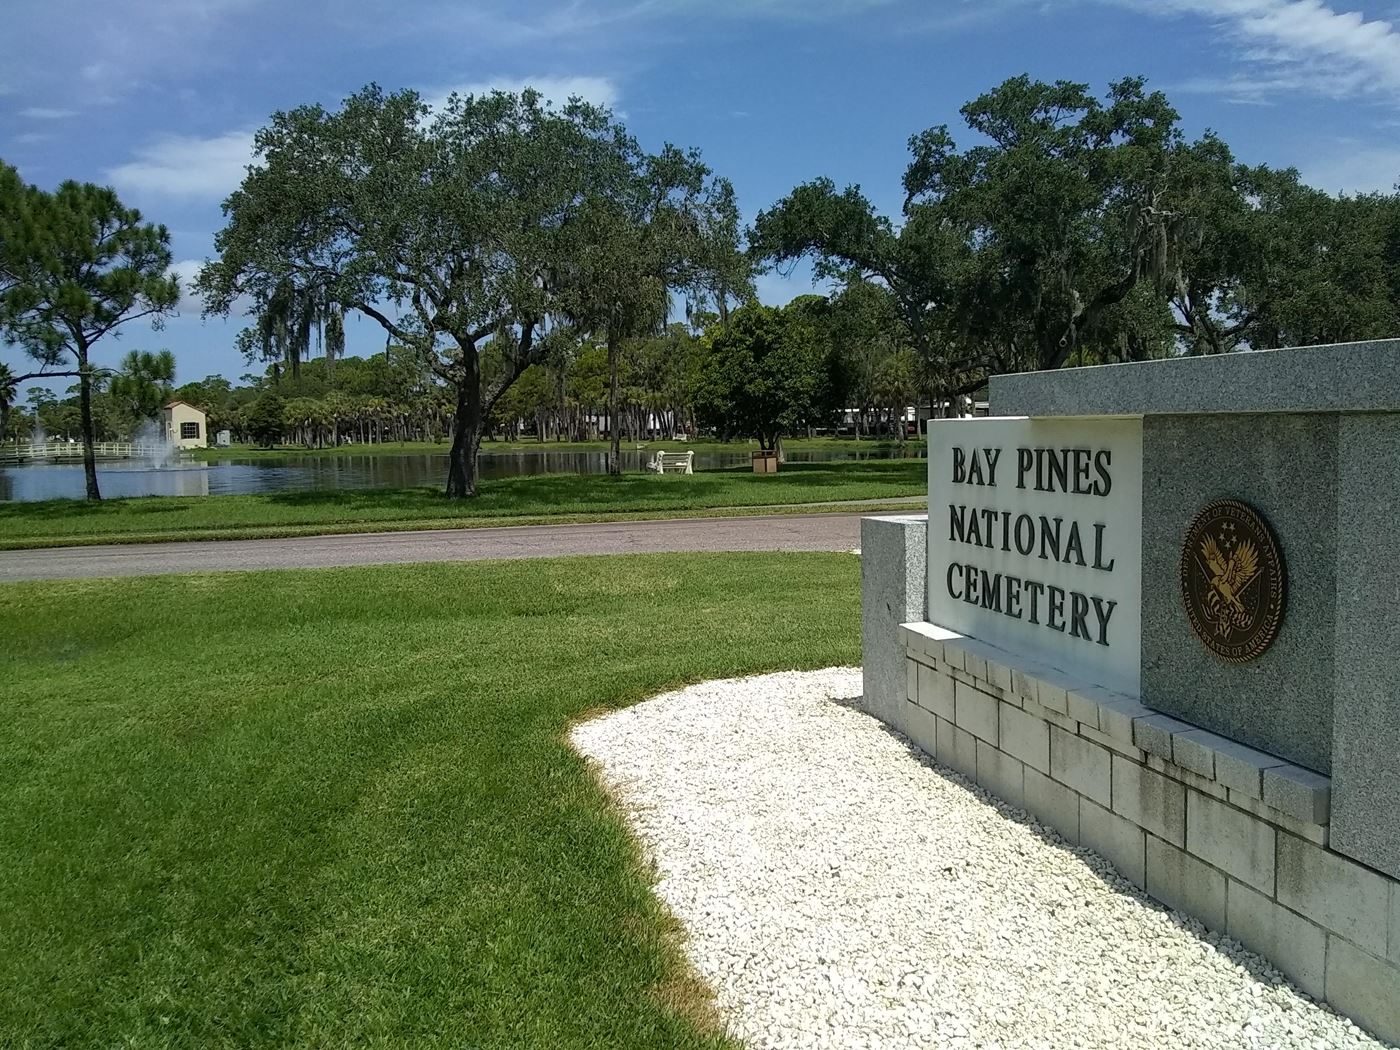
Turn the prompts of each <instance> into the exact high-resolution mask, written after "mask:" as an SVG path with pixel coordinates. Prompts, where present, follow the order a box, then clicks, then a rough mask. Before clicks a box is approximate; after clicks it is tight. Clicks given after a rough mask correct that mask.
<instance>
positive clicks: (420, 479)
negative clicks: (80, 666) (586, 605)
mask: <svg viewBox="0 0 1400 1050" xmlns="http://www.w3.org/2000/svg"><path fill="white" fill-rule="evenodd" d="M908 454H909V455H911V456H913V455H917V454H918V450H916V448H915V447H914V446H911V447H910V448H909V450H908ZM651 455H652V454H651V453H650V452H646V451H639V450H636V449H630V450H629V449H624V450H623V452H622V469H623V470H625V471H637V470H642V469H644V468H645V466H646V464H647V462H648V461H649V460H650V459H651ZM898 455H899V453H898V452H897V451H896V450H892V449H888V448H885V449H878V448H877V449H871V450H870V451H865V450H863V449H839V450H838V449H822V450H819V451H815V452H814V451H797V450H794V451H792V452H789V453H788V454H787V458H788V461H789V462H791V463H827V462H835V461H839V460H852V459H891V458H895V457H897V456H898ZM748 462H749V453H748V450H747V449H736V450H735V451H733V452H697V453H696V454H695V469H696V470H716V469H719V468H721V467H737V466H744V465H747V464H748ZM606 470H607V456H606V454H605V453H603V452H576V451H560V452H551V451H546V450H541V451H533V450H532V451H527V452H490V451H486V452H483V453H482V454H481V474H482V477H484V478H487V479H490V478H507V477H520V476H524V475H533V474H602V473H605V472H606ZM446 479H447V451H446V448H445V447H444V449H443V451H442V452H441V453H426V452H419V453H408V454H398V455H391V454H386V455H365V456H358V455H351V454H347V455H336V456H314V455H305V456H299V455H295V454H291V455H286V456H277V457H275V458H274V457H269V458H258V459H240V458H238V457H236V456H233V457H230V458H228V459H215V460H209V461H207V462H198V461H194V460H186V461H179V462H176V463H174V464H172V465H170V466H156V465H154V464H151V463H146V462H142V461H139V460H117V461H112V462H104V463H98V465H97V480H98V484H99V485H100V486H101V488H102V495H104V496H108V497H113V498H119V497H127V496H223V495H229V494H232V493H248V492H295V491H304V490H308V489H369V488H414V487H417V486H422V485H442V484H444V483H445V482H446ZM82 497H83V467H82V464H81V463H35V464H26V465H24V466H11V467H0V500H17V501H31V500H45V499H81V498H82Z"/></svg>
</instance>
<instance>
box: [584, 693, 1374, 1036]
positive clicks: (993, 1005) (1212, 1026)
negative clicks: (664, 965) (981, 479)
mask: <svg viewBox="0 0 1400 1050" xmlns="http://www.w3.org/2000/svg"><path fill="white" fill-rule="evenodd" d="M859 692H860V673H859V671H857V670H853V669H847V668H835V669H830V670H825V671H817V672H810V673H786V674H775V675H766V676H763V677H759V678H749V679H743V680H736V681H722V682H708V683H705V684H703V685H699V686H694V687H692V688H689V689H684V690H681V691H680V692H676V693H669V694H666V695H664V696H660V697H656V698H655V699H653V700H650V701H648V702H646V703H643V704H639V705H637V706H635V707H632V708H629V709H627V710H623V711H618V712H615V713H613V714H610V715H607V716H605V717H603V718H600V719H597V720H595V721H592V722H588V723H585V724H582V725H579V726H577V727H576V728H575V729H574V732H573V735H572V739H573V741H574V745H575V746H576V747H577V748H578V749H579V750H580V751H581V752H582V753H583V754H584V755H586V756H588V757H589V758H591V759H593V760H594V761H595V762H597V763H598V766H599V769H600V772H601V775H602V777H603V779H604V781H605V783H606V784H607V785H608V787H609V789H610V790H611V791H612V792H613V793H614V795H615V796H616V797H617V798H618V799H619V800H620V801H621V802H622V804H623V805H624V807H625V808H626V810H627V812H628V814H629V816H630V818H631V821H632V824H633V827H634V829H635V830H636V833H637V834H638V836H639V837H640V839H641V840H642V842H643V844H644V846H645V848H646V850H647V854H648V856H649V857H650V858H651V860H652V862H653V864H654V865H655V868H656V872H657V879H658V883H657V892H658V893H659V894H660V896H661V898H662V899H663V900H664V901H665V902H666V904H667V905H668V906H669V907H670V908H671V909H672V911H673V912H674V913H675V914H676V915H677V916H678V917H679V918H680V919H681V920H682V922H683V923H684V925H685V927H686V930H687V931H688V934H689V940H688V942H687V945H686V951H687V953H688V954H689V955H690V957H691V959H692V960H693V962H694V963H695V966H696V967H697V969H698V970H699V972H700V973H701V975H702V976H704V977H705V979H706V980H707V981H708V982H709V983H710V984H711V986H712V987H713V988H714V989H715V990H716V994H717V997H718V1003H719V1006H720V1008H721V1010H722V1011H724V1013H725V1016H726V1017H727V1018H729V1020H730V1024H731V1027H732V1031H733V1032H734V1034H735V1035H737V1036H738V1037H740V1038H742V1039H744V1040H745V1041H746V1042H747V1043H748V1044H749V1045H750V1046H751V1047H842V1048H847V1047H852V1048H853V1047H877V1046H878V1047H904V1046H928V1047H949V1048H954V1047H981V1048H991V1047H1007V1048H1009V1047H1047V1048H1057V1050H1058V1048H1061V1047H1084V1048H1099V1047H1124V1048H1131V1050H1142V1048H1145V1047H1217V1048H1222V1050H1223V1048H1230V1050H1235V1048H1238V1047H1303V1048H1331V1047H1374V1046H1380V1045H1382V1044H1380V1043H1377V1042H1375V1041H1374V1040H1373V1039H1371V1038H1370V1037H1368V1036H1366V1035H1364V1034H1363V1033H1362V1032H1361V1031H1360V1030H1359V1029H1357V1028H1356V1027H1355V1026H1354V1025H1352V1024H1351V1023H1350V1022H1349V1021H1347V1020H1345V1019H1344V1018H1342V1017H1340V1016H1338V1015H1337V1014H1335V1013H1333V1012H1332V1011H1330V1010H1329V1009H1327V1008H1326V1007H1323V1006H1319V1005H1318V1004H1316V1003H1314V1002H1313V1001H1312V1000H1310V999H1308V998H1307V997H1306V996H1304V995H1303V994H1302V993H1300V992H1298V991H1296V990H1295V989H1294V988H1292V987H1291V986H1290V985H1289V984H1287V983H1286V981H1285V980H1284V978H1283V977H1282V976H1281V975H1279V974H1278V973H1277V972H1276V971H1274V970H1273V969H1272V968H1271V967H1269V966H1268V964H1267V963H1265V962H1264V961H1263V960H1261V959H1260V958H1259V957H1258V956H1255V955H1252V954H1250V953H1248V952H1246V951H1244V950H1243V949H1242V948H1241V947H1240V946H1239V945H1238V944H1236V943H1234V942H1233V941H1229V940H1226V939H1224V938H1221V937H1218V936H1217V935H1214V934H1208V933H1206V932H1205V931H1204V929H1203V928H1202V927H1201V926H1200V925H1198V924H1197V923H1196V922H1194V921H1193V920H1190V919H1187V918H1185V917H1184V916H1180V915H1176V914H1174V913H1171V912H1168V911H1165V910H1164V909H1162V908H1161V907H1160V906H1158V905H1156V904H1154V903H1152V902H1150V901H1149V900H1148V899H1147V898H1146V897H1144V896H1142V895H1141V894H1139V893H1138V892H1137V891H1136V890H1134V889H1133V888H1132V887H1131V886H1130V885H1129V884H1128V883H1126V882H1124V881H1123V880H1121V879H1120V878H1119V877H1118V876H1117V875H1116V873H1114V871H1113V869H1112V868H1110V867H1109V866H1108V865H1107V863H1106V862H1105V861H1103V860H1101V859H1100V858H1098V857H1097V856H1095V855H1093V854H1090V853H1087V852H1085V851H1081V850H1077V849H1073V848H1071V847H1069V846H1067V845H1066V844H1065V843H1064V842H1063V841H1062V840H1060V839H1059V838H1058V837H1056V836H1055V835H1054V833H1053V832H1050V831H1049V830H1048V829H1044V828H1042V827H1041V826H1039V825H1037V824H1034V823H1032V822H1031V819H1030V818H1029V817H1027V816H1026V814H1025V813H1024V812H1023V811H1019V810H1012V809H1010V808H1009V807H1006V806H1004V805H1002V804H1001V803H999V802H996V801H994V800H992V799H991V797H990V796H988V795H987V794H985V793H984V792H982V791H981V790H980V789H978V788H977V787H976V786H974V785H972V784H971V783H970V782H968V781H967V780H965V779H964V778H962V777H960V776H958V775H957V774H955V773H952V772H950V771H948V770H946V769H942V768H940V767H936V766H933V765H931V764H930V763H929V761H928V760H927V759H926V758H923V757H921V756H917V755H916V754H915V753H913V752H911V750H910V745H909V744H908V742H907V741H905V740H904V739H903V738H901V737H898V736H896V735H894V734H892V733H890V732H889V731H887V730H886V729H884V728H883V727H882V726H881V725H880V724H879V723H878V722H876V721H875V720H874V719H872V718H870V717H868V716H867V715H865V714H863V713H861V712H859V711H857V710H854V709H853V708H851V707H849V706H848V705H847V704H846V703H843V702H842V700H841V698H843V697H851V696H855V695H858V694H859Z"/></svg>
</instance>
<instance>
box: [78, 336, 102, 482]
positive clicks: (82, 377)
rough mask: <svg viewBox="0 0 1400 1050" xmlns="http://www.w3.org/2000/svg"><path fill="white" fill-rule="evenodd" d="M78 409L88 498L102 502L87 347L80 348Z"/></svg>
mask: <svg viewBox="0 0 1400 1050" xmlns="http://www.w3.org/2000/svg"><path fill="white" fill-rule="evenodd" d="M78 408H79V412H80V414H81V417H82V426H83V478H84V479H85V480H86V482H87V498H88V499H90V500H100V499H101V498H102V493H101V492H100V491H99V490H98V488H97V453H96V452H95V451H94V450H93V447H92V443H93V426H92V371H91V370H90V369H89V368H88V356H87V347H85V346H80V347H78Z"/></svg>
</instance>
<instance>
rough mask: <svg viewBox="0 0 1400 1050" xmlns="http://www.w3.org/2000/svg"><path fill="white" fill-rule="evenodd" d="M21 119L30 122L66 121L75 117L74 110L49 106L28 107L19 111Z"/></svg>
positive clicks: (76, 113) (75, 112) (76, 112)
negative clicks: (23, 118)
mask: <svg viewBox="0 0 1400 1050" xmlns="http://www.w3.org/2000/svg"><path fill="white" fill-rule="evenodd" d="M19 115H20V116H21V117H27V118H28V119H30V120H67V119H68V118H69V117H76V116H77V115H78V111H77V110H76V109H56V108H52V107H49V106H29V107H28V108H27V109H22V110H20V111H19Z"/></svg>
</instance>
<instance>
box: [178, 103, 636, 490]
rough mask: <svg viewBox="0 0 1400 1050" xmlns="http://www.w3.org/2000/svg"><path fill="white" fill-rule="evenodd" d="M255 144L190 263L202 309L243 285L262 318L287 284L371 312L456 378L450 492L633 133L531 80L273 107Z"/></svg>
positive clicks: (470, 466) (554, 298)
mask: <svg viewBox="0 0 1400 1050" xmlns="http://www.w3.org/2000/svg"><path fill="white" fill-rule="evenodd" d="M255 141H256V146H255V148H256V163H255V165H254V166H253V167H252V168H250V169H249V172H248V175H247V177H246V178H245V180H244V182H243V185H242V187H240V189H239V190H237V191H236V192H235V193H234V194H233V195H232V196H231V197H229V199H228V200H227V201H226V202H225V204H224V212H225V214H226V216H227V225H226V226H225V228H224V229H223V230H222V231H220V233H219V234H218V236H217V238H216V241H215V244H216V247H217V248H218V250H219V258H218V260H216V261H214V262H212V263H209V264H207V265H206V266H205V267H204V269H203V270H202V271H201V274H200V278H199V285H200V288H201V291H202V294H203V295H204V297H205V301H206V309H207V311H208V312H211V313H227V312H228V311H229V310H230V309H231V308H232V307H233V305H234V303H235V301H236V300H237V299H238V297H239V296H250V297H251V298H252V300H253V301H254V303H255V304H256V305H255V310H256V311H257V312H258V313H259V314H260V315H262V316H264V317H265V316H267V308H268V306H269V304H271V303H272V302H273V301H274V299H275V297H277V296H279V295H280V296H282V297H283V298H284V299H285V298H288V297H290V296H293V295H295V296H300V297H302V298H303V299H313V300H317V301H322V302H327V303H332V304H335V305H336V306H338V307H341V308H344V309H347V310H354V311H358V312H359V313H361V314H363V315H364V316H366V317H368V318H371V319H372V320H374V321H375V322H376V323H378V324H379V325H381V326H382V327H383V328H384V329H385V331H386V332H388V333H389V336H390V337H392V338H393V339H394V340H395V342H397V343H399V344H401V345H403V346H405V347H409V348H411V349H413V350H415V351H416V352H418V353H420V354H421V355H423V356H424V357H425V358H426V359H427V360H428V361H429V363H430V364H431V367H432V369H433V371H434V372H435V373H436V374H437V376H438V377H439V378H440V379H442V380H443V381H444V382H446V383H447V384H449V386H450V387H451V389H452V391H453V400H454V410H453V439H452V446H451V452H450V457H449V467H448V479H447V493H448V495H450V496H472V495H474V494H475V493H476V489H477V452H478V449H479V447H480V443H481V437H482V429H483V425H484V422H485V420H486V419H487V417H488V415H489V414H490V411H491V408H492V406H493V405H494V404H495V403H496V401H497V400H498V399H499V398H500V397H501V395H502V394H503V393H504V392H505V391H506V390H507V389H508V388H509V387H510V385H511V383H513V382H514V381H515V379H516V378H517V377H518V376H520V375H521V373H523V372H524V371H525V369H526V368H528V367H529V366H530V365H531V364H533V363H535V362H536V361H537V360H539V358H540V356H541V353H542V351H541V345H542V342H541V335H542V333H543V332H544V331H545V330H546V328H547V327H548V325H549V323H550V319H551V317H553V316H555V315H557V313H558V311H559V310H560V308H561V306H562V305H563V304H562V300H561V298H560V296H561V293H562V291H563V287H564V283H565V282H566V281H568V280H569V279H570V276H571V275H572V274H573V273H574V272H576V270H577V265H576V264H575V262H574V260H575V259H576V258H577V256H578V253H579V252H580V250H581V248H582V247H583V245H584V244H585V241H586V235H585V232H584V224H583V223H582V222H581V221H580V218H581V215H582V214H583V212H584V210H585V205H586V204H587V203H588V202H590V201H591V200H593V199H594V197H595V195H596V194H597V192H598V190H599V186H600V183H601V184H603V185H606V184H607V183H608V182H609V181H610V180H612V179H615V178H616V177H617V176H616V172H617V171H618V169H619V168H620V167H625V166H626V165H627V163H628V156H627V152H628V147H629V144H630V140H628V138H627V136H626V133H625V131H624V130H623V129H622V128H621V126H620V125H618V124H617V123H616V122H615V121H614V120H613V119H612V117H611V115H610V114H609V113H608V112H607V111H606V110H603V109H600V108H598V107H595V106H592V105H589V104H588V103H585V102H583V101H580V100H578V99H574V100H571V101H570V102H569V103H568V104H567V105H565V106H563V107H561V108H557V109H556V108H553V107H551V106H549V105H548V104H546V102H545V101H544V100H543V99H542V98H541V97H540V96H539V95H538V94H537V93H536V92H533V91H530V90H526V91H524V92H522V93H520V94H518V95H516V94H508V93H504V92H493V93H491V94H490V95H483V96H474V97H472V96H469V97H466V98H461V97H457V96H453V97H452V98H451V99H450V100H449V101H448V102H447V103H446V104H445V106H443V107H442V108H441V110H440V111H438V112H432V111H430V109H429V108H428V107H427V106H426V105H425V104H424V103H423V101H422V100H421V99H420V98H419V96H418V95H417V94H416V93H414V92H412V91H402V92H398V93H395V94H385V93H384V92H383V91H381V90H380V89H379V88H378V87H375V86H370V87H368V88H365V89H364V90H363V91H361V92H360V93H358V94H357V95H354V96H353V97H351V98H350V99H348V100H347V101H346V102H345V104H344V106H343V107H342V108H341V109H340V110H338V111H336V112H328V111H326V110H325V109H323V108H321V107H320V106H305V107H302V108H300V109H295V110H292V111H290V112H285V113H278V114H276V115H275V116H274V117H273V118H272V121H271V123H270V124H269V125H268V126H267V127H266V128H264V129H262V130H261V131H260V132H259V133H258V134H257V136H256V140H255ZM488 347H489V348H490V349H491V351H492V352H491V354H490V357H489V360H490V365H491V367H489V368H487V367H484V362H485V361H486V360H487V355H486V353H485V352H486V350H487V348H488Z"/></svg>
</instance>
